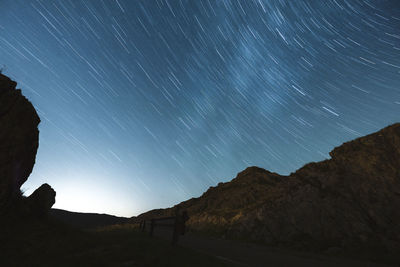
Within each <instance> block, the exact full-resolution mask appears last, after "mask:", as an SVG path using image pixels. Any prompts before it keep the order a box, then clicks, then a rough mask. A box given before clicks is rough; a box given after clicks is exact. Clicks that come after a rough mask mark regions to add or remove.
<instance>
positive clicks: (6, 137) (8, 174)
mask: <svg viewBox="0 0 400 267" xmlns="http://www.w3.org/2000/svg"><path fill="white" fill-rule="evenodd" d="M16 86H17V83H16V82H14V81H12V80H11V79H10V78H8V77H7V76H5V75H3V74H1V73H0V213H5V212H7V211H10V210H15V209H16V207H19V208H20V209H21V210H24V208H21V207H20V203H21V202H23V201H22V199H23V197H22V194H21V191H20V188H21V186H22V184H23V183H25V182H26V180H27V179H28V177H29V175H30V174H31V172H32V169H33V166H34V164H35V159H36V152H37V149H38V146H39V130H38V125H39V123H40V118H39V116H38V114H37V113H36V110H35V108H34V107H33V105H32V103H31V102H30V101H29V100H28V99H26V98H25V97H24V96H23V95H22V93H21V90H19V89H16ZM43 188H47V187H46V186H44V187H43ZM42 190H43V189H42ZM42 190H40V191H39V192H42ZM41 194H42V193H41ZM49 195H50V194H49ZM35 199H36V197H35ZM50 202H51V201H49V202H48V203H50ZM53 203H54V202H53Z"/></svg>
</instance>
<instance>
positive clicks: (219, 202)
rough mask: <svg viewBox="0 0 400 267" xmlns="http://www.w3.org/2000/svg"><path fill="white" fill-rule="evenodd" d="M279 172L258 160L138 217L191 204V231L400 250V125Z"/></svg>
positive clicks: (301, 245) (287, 242)
mask: <svg viewBox="0 0 400 267" xmlns="http://www.w3.org/2000/svg"><path fill="white" fill-rule="evenodd" d="M330 155H331V159H329V160H325V161H322V162H317V163H310V164H307V165H305V166H304V167H302V168H301V169H299V170H297V171H296V172H294V173H292V174H290V175H289V176H281V175H279V174H276V173H271V172H269V171H266V170H264V169H261V168H258V167H250V168H247V169H246V170H244V171H242V172H240V173H239V174H238V175H237V177H236V178H234V179H233V180H232V181H231V182H227V183H220V184H218V186H216V187H211V188H210V189H208V190H207V191H206V192H205V193H204V194H203V195H202V196H201V197H199V198H193V199H190V200H188V201H185V202H182V203H180V204H179V205H177V206H175V207H174V208H170V209H164V210H154V211H150V212H147V213H145V214H142V215H140V216H139V217H138V218H137V220H140V219H143V218H152V217H160V216H170V215H172V214H174V213H175V212H176V209H179V210H187V211H188V213H189V216H190V219H189V221H188V226H189V227H190V228H191V229H192V230H197V231H205V232H213V233H215V234H217V235H220V236H225V237H231V238H240V239H251V240H255V241H261V242H263V243H267V244H271V245H283V246H290V247H299V248H307V247H308V248H312V249H319V250H326V249H329V248H340V249H349V250H351V249H355V248H360V249H365V248H372V249H374V250H375V249H378V250H384V251H389V252H395V251H400V212H399V211H400V124H394V125H391V126H389V127H386V128H384V129H382V130H380V131H379V132H376V133H373V134H370V135H367V136H364V137H361V138H358V139H355V140H353V141H351V142H347V143H344V144H343V145H341V146H339V147H337V148H335V149H334V150H333V151H331V152H330Z"/></svg>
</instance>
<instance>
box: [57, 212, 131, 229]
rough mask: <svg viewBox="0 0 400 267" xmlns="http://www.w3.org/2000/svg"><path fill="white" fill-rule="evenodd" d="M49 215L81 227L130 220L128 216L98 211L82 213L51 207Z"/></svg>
mask: <svg viewBox="0 0 400 267" xmlns="http://www.w3.org/2000/svg"><path fill="white" fill-rule="evenodd" d="M49 216H50V217H51V218H53V219H55V220H57V221H61V222H63V223H64V224H67V225H70V226H73V227H76V228H81V229H89V228H97V227H102V226H108V225H113V224H123V223H127V222H128V218H125V217H117V216H113V215H108V214H98V213H80V212H72V211H66V210H60V209H51V210H50V213H49Z"/></svg>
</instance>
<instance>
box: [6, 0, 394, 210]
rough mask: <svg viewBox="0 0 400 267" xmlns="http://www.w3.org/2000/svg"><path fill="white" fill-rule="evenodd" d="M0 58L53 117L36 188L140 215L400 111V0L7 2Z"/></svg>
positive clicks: (321, 149) (283, 164)
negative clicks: (42, 186)
mask: <svg viewBox="0 0 400 267" xmlns="http://www.w3.org/2000/svg"><path fill="white" fill-rule="evenodd" d="M0 66H3V72H4V74H6V75H8V76H10V77H11V78H12V79H14V80H15V81H17V82H18V85H19V86H18V87H19V88H21V89H22V91H23V93H24V94H25V95H26V96H27V97H28V98H29V99H30V100H31V102H32V103H33V104H34V105H35V107H36V109H37V111H38V114H39V116H40V118H41V121H42V122H41V124H40V147H39V150H38V155H37V158H36V165H35V168H34V171H33V173H32V175H31V177H30V178H29V180H28V182H27V183H26V184H25V185H24V189H25V190H26V193H27V194H29V193H31V192H32V190H33V189H34V188H36V187H38V186H39V185H40V184H42V183H44V182H48V183H49V184H51V185H52V186H53V187H54V188H55V190H56V191H57V199H56V204H55V207H58V208H63V209H68V210H74V211H91V212H104V213H110V214H116V215H125V216H132V215H136V214H138V213H140V212H143V211H146V210H148V209H152V208H160V207H168V206H172V205H174V204H176V203H178V202H180V201H183V200H186V199H188V198H191V197H197V196H200V195H201V193H202V192H204V191H205V190H206V189H207V188H208V187H210V186H215V185H216V184H217V183H218V182H226V181H229V180H230V179H232V178H233V177H234V176H235V175H236V173H238V172H239V171H241V170H243V169H244V168H246V167H248V166H252V165H256V166H259V167H262V168H265V169H268V170H270V171H274V172H278V173H280V174H289V173H290V172H293V171H295V170H296V169H297V168H299V167H301V166H303V165H304V164H305V163H307V162H310V161H320V160H323V159H326V158H329V154H328V153H329V151H331V150H332V149H333V148H334V147H335V146H338V145H340V144H341V143H343V142H345V141H349V140H351V139H354V138H356V137H359V136H362V135H365V134H368V133H371V132H373V131H376V130H378V129H380V128H382V127H385V126H387V125H388V124H391V123H394V122H398V121H400V2H399V1H396V0H392V1H383V0H382V1H378V0H377V1H373V0H371V1H367V0H365V1H358V0H351V1H350V0H346V1H345V0H331V1H301V0H299V1H285V0H254V1H251V0H246V1H244V0H242V1H233V0H232V1H227V0H220V1H217V0H215V1H213V0H205V1H200V0H196V1H195V0H190V1H189V0H170V1H169V0H168V1H167V0H154V1H150V0H149V1H139V0H137V1H130V0H126V1H125V0H96V1H95V0H63V1H52V0H28V1H27V0H0Z"/></svg>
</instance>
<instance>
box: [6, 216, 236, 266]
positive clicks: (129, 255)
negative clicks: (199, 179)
mask: <svg viewBox="0 0 400 267" xmlns="http://www.w3.org/2000/svg"><path fill="white" fill-rule="evenodd" d="M8 225H9V224H8ZM0 251H1V253H0V266H174V267H175V266H210V267H211V266H229V265H227V264H226V263H224V262H222V261H221V260H218V259H217V258H215V257H213V256H210V255H205V254H203V253H199V252H196V251H194V250H192V249H188V248H183V247H180V246H172V245H171V244H170V242H168V241H166V240H162V239H151V238H149V237H148V235H147V234H146V233H141V232H139V231H138V230H135V228H134V227H133V226H129V225H127V226H124V227H122V226H113V227H108V228H107V229H100V230H92V231H83V230H79V229H77V228H72V227H69V226H66V225H63V224H61V223H59V222H56V221H53V220H45V221H29V222H24V223H14V224H13V226H12V228H10V227H8V229H4V228H2V229H1V232H0Z"/></svg>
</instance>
